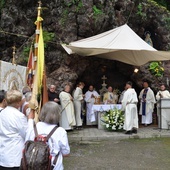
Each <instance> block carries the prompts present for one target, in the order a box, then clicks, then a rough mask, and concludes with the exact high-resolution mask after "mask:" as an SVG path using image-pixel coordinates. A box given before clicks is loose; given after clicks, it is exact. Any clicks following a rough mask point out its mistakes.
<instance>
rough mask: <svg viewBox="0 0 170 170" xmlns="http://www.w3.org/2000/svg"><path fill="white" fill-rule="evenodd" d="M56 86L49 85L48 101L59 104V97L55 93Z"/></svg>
mask: <svg viewBox="0 0 170 170" xmlns="http://www.w3.org/2000/svg"><path fill="white" fill-rule="evenodd" d="M55 90H56V86H55V85H53V84H52V85H50V88H49V90H48V100H49V101H54V102H56V103H58V104H59V102H60V100H59V96H58V94H57V93H56V91H55Z"/></svg>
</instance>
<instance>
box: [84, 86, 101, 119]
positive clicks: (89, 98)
mask: <svg viewBox="0 0 170 170" xmlns="http://www.w3.org/2000/svg"><path fill="white" fill-rule="evenodd" d="M98 96H99V94H98V93H97V91H95V90H94V87H93V86H92V85H90V86H89V90H88V91H87V92H86V93H85V98H84V100H85V101H86V108H87V111H86V113H87V114H86V117H87V119H86V120H87V121H90V122H92V119H91V116H92V115H91V112H92V106H93V104H94V103H95V97H98Z"/></svg>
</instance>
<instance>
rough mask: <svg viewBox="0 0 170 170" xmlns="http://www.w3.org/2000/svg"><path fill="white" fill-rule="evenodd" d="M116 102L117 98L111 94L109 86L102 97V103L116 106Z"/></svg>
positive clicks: (111, 90)
mask: <svg viewBox="0 0 170 170" xmlns="http://www.w3.org/2000/svg"><path fill="white" fill-rule="evenodd" d="M117 100H118V96H117V95H116V94H114V93H113V88H112V87H111V86H109V87H108V92H106V93H105V94H104V96H103V103H107V104H116V103H117Z"/></svg>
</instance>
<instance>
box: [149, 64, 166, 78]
mask: <svg viewBox="0 0 170 170" xmlns="http://www.w3.org/2000/svg"><path fill="white" fill-rule="evenodd" d="M149 70H150V72H151V73H152V74H153V75H155V76H156V77H162V76H163V73H164V68H163V67H162V63H161V62H159V61H154V62H151V63H150V65H149Z"/></svg>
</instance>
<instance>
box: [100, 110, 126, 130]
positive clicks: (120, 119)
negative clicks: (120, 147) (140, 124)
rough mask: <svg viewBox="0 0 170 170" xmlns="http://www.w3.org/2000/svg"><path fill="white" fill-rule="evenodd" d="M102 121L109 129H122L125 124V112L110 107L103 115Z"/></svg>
mask: <svg viewBox="0 0 170 170" xmlns="http://www.w3.org/2000/svg"><path fill="white" fill-rule="evenodd" d="M101 121H102V122H103V125H104V126H105V127H106V129H107V130H110V131H112V130H114V131H117V130H122V129H123V125H124V113H123V111H122V110H119V109H116V108H115V109H110V110H108V111H106V112H105V113H104V114H103V115H102V116H101Z"/></svg>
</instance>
